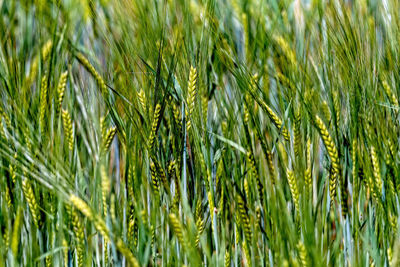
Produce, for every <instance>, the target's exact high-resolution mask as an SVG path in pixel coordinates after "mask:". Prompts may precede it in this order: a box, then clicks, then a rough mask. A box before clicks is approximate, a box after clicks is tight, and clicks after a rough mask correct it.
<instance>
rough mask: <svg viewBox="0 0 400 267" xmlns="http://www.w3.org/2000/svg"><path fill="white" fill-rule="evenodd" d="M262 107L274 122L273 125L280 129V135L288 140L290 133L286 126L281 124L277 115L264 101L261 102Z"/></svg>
mask: <svg viewBox="0 0 400 267" xmlns="http://www.w3.org/2000/svg"><path fill="white" fill-rule="evenodd" d="M263 107H264V109H265V110H266V111H267V114H268V116H269V117H270V119H271V120H272V122H273V123H274V124H275V126H276V127H277V128H278V129H279V130H281V131H282V135H283V137H284V138H285V140H286V141H288V142H289V141H290V135H289V132H288V130H287V129H286V127H285V126H284V125H283V123H282V120H281V119H280V118H279V117H278V115H277V114H276V113H275V112H274V111H273V110H272V109H271V108H270V107H269V106H268V105H267V104H265V103H263Z"/></svg>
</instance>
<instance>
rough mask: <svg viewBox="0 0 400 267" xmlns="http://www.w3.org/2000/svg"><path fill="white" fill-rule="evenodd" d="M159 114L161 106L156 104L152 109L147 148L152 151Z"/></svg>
mask: <svg viewBox="0 0 400 267" xmlns="http://www.w3.org/2000/svg"><path fill="white" fill-rule="evenodd" d="M160 114H161V105H160V104H157V105H156V107H155V109H154V116H153V123H152V124H151V131H150V137H149V148H150V149H152V148H153V145H154V139H155V138H156V132H157V126H158V121H159V119H160Z"/></svg>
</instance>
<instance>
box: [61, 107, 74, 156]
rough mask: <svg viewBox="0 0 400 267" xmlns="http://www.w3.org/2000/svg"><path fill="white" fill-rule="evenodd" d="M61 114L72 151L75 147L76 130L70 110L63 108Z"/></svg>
mask: <svg viewBox="0 0 400 267" xmlns="http://www.w3.org/2000/svg"><path fill="white" fill-rule="evenodd" d="M61 116H62V119H63V124H64V133H65V137H66V139H67V142H68V148H69V150H70V151H72V150H73V149H74V132H73V128H72V120H71V115H69V112H68V110H65V109H63V110H62V112H61Z"/></svg>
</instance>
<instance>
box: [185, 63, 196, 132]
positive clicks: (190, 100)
mask: <svg viewBox="0 0 400 267" xmlns="http://www.w3.org/2000/svg"><path fill="white" fill-rule="evenodd" d="M196 80H197V71H196V68H194V67H193V66H190V73H189V83H188V95H187V99H186V102H187V104H188V108H187V110H186V117H187V124H186V125H187V130H188V131H189V129H190V128H191V125H192V118H191V117H192V114H193V111H194V105H195V100H196Z"/></svg>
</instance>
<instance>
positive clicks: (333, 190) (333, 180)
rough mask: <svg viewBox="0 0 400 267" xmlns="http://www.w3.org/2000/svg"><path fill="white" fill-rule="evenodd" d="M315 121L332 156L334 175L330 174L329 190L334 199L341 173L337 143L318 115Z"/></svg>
mask: <svg viewBox="0 0 400 267" xmlns="http://www.w3.org/2000/svg"><path fill="white" fill-rule="evenodd" d="M315 123H316V126H317V128H318V130H319V132H320V134H321V137H322V141H323V142H324V145H325V147H326V150H327V151H328V155H329V157H330V158H331V162H332V169H333V172H332V175H331V176H330V182H329V191H330V193H331V198H332V201H333V198H334V197H335V195H336V181H337V177H338V176H339V175H340V166H339V154H338V151H337V149H336V146H335V143H334V142H333V140H332V137H331V136H330V134H329V132H328V128H327V127H326V125H325V123H324V122H323V121H322V119H321V118H320V117H319V116H318V115H317V116H316V117H315Z"/></svg>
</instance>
